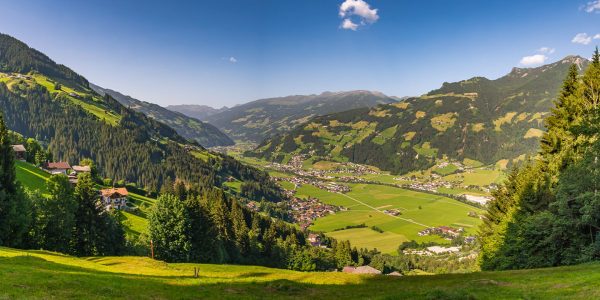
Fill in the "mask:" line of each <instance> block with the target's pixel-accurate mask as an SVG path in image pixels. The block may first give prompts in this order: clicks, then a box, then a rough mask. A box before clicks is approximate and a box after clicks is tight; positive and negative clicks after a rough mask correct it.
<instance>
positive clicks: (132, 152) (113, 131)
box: [0, 34, 270, 191]
mask: <svg viewBox="0 0 600 300" xmlns="http://www.w3.org/2000/svg"><path fill="white" fill-rule="evenodd" d="M0 110H1V111H2V113H3V114H4V118H5V121H6V124H7V126H8V127H9V129H11V130H14V131H16V132H19V133H21V134H23V135H25V136H26V137H34V138H36V139H38V140H40V141H42V142H43V143H45V144H47V146H48V148H49V150H51V152H52V154H53V158H54V159H55V160H66V161H68V162H70V163H78V162H79V161H80V160H81V159H83V158H91V159H92V160H94V161H95V162H96V164H97V165H98V167H99V171H100V174H101V176H103V177H109V178H111V179H114V180H124V181H126V182H131V183H136V184H137V185H138V186H140V187H143V188H147V189H148V190H150V191H157V190H159V189H160V187H161V186H162V184H163V182H165V180H167V179H170V180H171V182H172V181H173V180H176V179H179V180H182V181H185V182H188V183H189V184H193V185H200V186H220V185H221V183H222V182H224V181H225V178H227V177H229V176H233V177H234V178H237V179H240V180H242V181H244V180H249V181H255V182H262V183H264V184H265V185H270V184H269V180H268V176H267V175H266V173H264V172H261V171H258V170H256V169H253V168H249V167H246V166H244V165H242V164H241V163H239V162H237V161H235V160H234V159H232V158H230V157H225V156H221V155H219V154H214V153H210V152H208V151H206V150H205V149H204V148H202V147H200V146H198V145H194V144H190V143H189V142H188V141H187V140H186V139H184V138H183V137H181V136H180V135H179V134H177V132H176V131H175V130H173V129H172V128H170V127H169V126H167V125H164V124H162V123H160V122H157V121H155V120H153V119H151V118H149V117H147V116H145V115H144V114H142V113H138V112H136V111H134V110H132V109H129V108H127V107H125V106H123V105H121V104H120V103H119V102H118V101H116V100H114V99H113V98H112V97H110V96H104V97H101V96H100V95H98V94H97V93H95V92H94V91H93V90H91V89H90V88H89V86H88V81H87V80H86V79H85V78H83V77H82V76H80V75H78V74H77V73H75V72H73V71H72V70H70V69H68V68H67V67H65V66H62V65H58V64H56V63H54V62H53V61H52V60H50V59H49V58H48V57H47V56H45V55H44V54H42V53H40V52H39V51H37V50H35V49H32V48H29V47H28V46H27V45H26V44H24V43H22V42H20V41H18V40H17V39H15V38H12V37H10V36H8V35H4V34H0Z"/></svg>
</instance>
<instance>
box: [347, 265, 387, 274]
mask: <svg viewBox="0 0 600 300" xmlns="http://www.w3.org/2000/svg"><path fill="white" fill-rule="evenodd" d="M342 272H344V273H352V274H381V271H379V270H377V269H375V268H373V267H370V266H360V267H351V266H346V267H344V269H342Z"/></svg>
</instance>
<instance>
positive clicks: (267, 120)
mask: <svg viewBox="0 0 600 300" xmlns="http://www.w3.org/2000/svg"><path fill="white" fill-rule="evenodd" d="M398 100H399V98H395V97H390V96H386V95H384V94H382V93H379V92H373V91H349V92H324V93H322V94H319V95H295V96H287V97H279V98H268V99H261V100H256V101H252V102H249V103H245V104H242V105H238V106H235V107H232V108H229V109H227V110H225V111H222V112H219V113H217V114H213V115H209V116H207V117H206V118H205V121H207V122H209V123H211V124H213V125H215V126H216V127H217V128H219V129H220V130H222V131H223V132H225V133H226V134H228V135H229V136H230V137H232V138H233V139H235V140H243V141H251V142H260V141H262V140H263V139H265V138H268V137H272V136H275V135H277V134H279V133H282V132H286V131H288V130H291V129H292V128H294V127H295V126H297V125H299V124H302V123H304V122H306V121H308V120H310V119H311V118H313V117H315V116H320V115H324V114H328V113H334V112H340V111H345V110H348V109H354V108H366V107H372V106H375V105H378V104H387V103H394V102H397V101H398Z"/></svg>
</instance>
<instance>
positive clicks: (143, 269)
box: [0, 248, 600, 299]
mask: <svg viewBox="0 0 600 300" xmlns="http://www.w3.org/2000/svg"><path fill="white" fill-rule="evenodd" d="M194 267H197V268H199V269H200V276H199V278H194V277H193V274H194V271H193V269H194ZM598 297H600V264H598V263H596V264H586V265H579V266H572V267H561V268H550V269H537V270H523V271H507V272H480V273H470V274H451V275H432V276H405V277H393V276H372V275H362V276H361V275H351V274H344V273H316V272H315V273H302V272H294V271H287V270H278V269H270V268H264V267H255V266H231V265H207V264H167V263H164V262H160V261H154V260H151V259H149V258H144V257H89V258H74V257H70V256H66V255H62V254H58V253H52V252H44V251H22V250H15V249H9V248H0V299H215V298H218V299H307V298H312V299H327V298H329V299H597V298H598Z"/></svg>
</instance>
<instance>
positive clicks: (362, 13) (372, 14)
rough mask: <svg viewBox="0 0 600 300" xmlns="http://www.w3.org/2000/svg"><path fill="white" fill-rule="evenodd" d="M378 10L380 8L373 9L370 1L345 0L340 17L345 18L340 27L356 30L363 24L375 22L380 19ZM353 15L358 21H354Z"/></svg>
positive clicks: (341, 6)
mask: <svg viewBox="0 0 600 300" xmlns="http://www.w3.org/2000/svg"><path fill="white" fill-rule="evenodd" d="M377 11H378V9H376V8H373V9H372V8H371V6H370V5H369V3H367V2H365V1H364V0H345V1H344V2H343V3H342V4H341V5H340V12H339V15H340V18H343V19H344V20H343V21H342V24H341V25H340V27H341V28H343V29H350V30H356V29H358V27H359V26H361V25H366V24H373V23H375V22H376V21H377V20H379V15H378V14H377ZM352 17H355V18H356V19H357V21H358V23H357V22H354V21H352Z"/></svg>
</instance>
